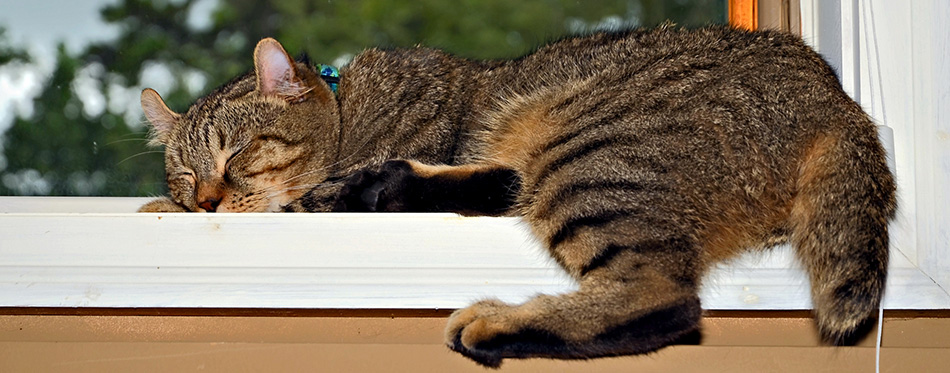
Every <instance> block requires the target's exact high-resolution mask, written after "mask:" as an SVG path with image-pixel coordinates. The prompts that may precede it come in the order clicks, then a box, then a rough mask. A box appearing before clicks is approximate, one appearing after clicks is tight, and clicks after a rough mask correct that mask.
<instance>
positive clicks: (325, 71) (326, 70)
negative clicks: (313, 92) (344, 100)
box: [317, 64, 340, 94]
mask: <svg viewBox="0 0 950 373" xmlns="http://www.w3.org/2000/svg"><path fill="white" fill-rule="evenodd" d="M317 68H318V69H319V70H320V77H321V78H323V81H325V82H327V85H328V86H330V90H332V91H333V93H334V94H336V89H337V87H338V86H339V85H340V70H337V69H336V68H335V67H333V66H330V65H323V64H320V65H317Z"/></svg>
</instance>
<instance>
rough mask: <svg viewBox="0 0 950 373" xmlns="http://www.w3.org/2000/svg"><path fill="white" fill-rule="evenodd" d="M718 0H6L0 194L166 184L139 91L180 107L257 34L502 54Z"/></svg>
mask: <svg viewBox="0 0 950 373" xmlns="http://www.w3.org/2000/svg"><path fill="white" fill-rule="evenodd" d="M726 6H727V5H726V1H725V0H626V1H617V0H613V1H601V0H584V1H578V0H573V1H560V0H534V1H511V0H455V1H445V0H351V1H340V0H272V1H259V0H157V1H147V0H43V1H22V0H0V9H2V11H0V195H90V196H146V195H158V194H163V193H165V191H166V188H165V182H164V168H163V165H162V162H163V156H162V149H160V148H149V147H147V146H146V142H147V133H148V127H147V124H146V123H145V121H144V118H143V117H142V111H141V108H140V107H139V93H140V92H141V90H142V89H143V88H145V87H150V88H155V89H156V90H157V91H158V92H159V93H161V95H162V97H164V98H165V100H166V102H167V103H168V105H169V107H171V108H172V109H173V110H175V111H179V112H181V111H184V110H185V109H186V108H187V107H188V105H189V104H191V103H192V102H193V101H194V100H195V98H197V97H200V96H201V95H203V94H205V93H207V92H208V91H210V90H211V89H213V88H214V87H216V86H218V85H220V84H222V83H224V82H227V81H228V80H230V79H231V78H233V77H235V76H236V75H238V74H241V73H243V72H245V71H248V69H250V67H251V62H252V60H251V52H252V49H253V47H254V45H255V43H256V42H257V40H259V39H261V38H262V37H267V36H271V37H275V38H277V40H279V41H280V42H281V43H283V45H284V47H285V48H287V50H288V51H290V52H291V53H292V54H297V53H301V52H306V53H307V54H309V55H310V57H311V60H312V61H314V62H318V63H330V64H334V65H336V66H341V65H344V64H346V63H347V62H348V61H349V60H350V59H351V58H352V57H353V56H354V55H355V54H357V53H359V51H360V50H362V49H365V48H367V47H371V46H383V47H408V46H413V45H417V44H422V45H426V46H431V47H437V48H442V49H445V50H447V51H449V52H452V53H454V54H457V55H460V56H463V57H468V58H509V57H516V56H519V55H522V54H524V53H527V52H529V51H531V50H532V49H534V48H536V47H537V46H538V45H540V44H543V43H545V42H547V41H550V40H554V39H556V38H559V37H561V36H564V35H567V34H571V33H578V32H585V31H591V30H598V29H614V28H621V27H633V26H654V25H657V24H659V23H663V22H665V21H668V20H669V21H672V22H674V23H676V24H678V25H681V26H686V27H696V26H702V25H707V24H713V23H725V22H726Z"/></svg>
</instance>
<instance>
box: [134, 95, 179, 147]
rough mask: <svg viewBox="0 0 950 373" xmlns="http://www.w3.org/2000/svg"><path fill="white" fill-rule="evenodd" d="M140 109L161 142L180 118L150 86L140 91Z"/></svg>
mask: <svg viewBox="0 0 950 373" xmlns="http://www.w3.org/2000/svg"><path fill="white" fill-rule="evenodd" d="M142 111H144V112H145V118H147V119H148V121H149V123H151V124H152V128H153V129H154V130H155V139H156V140H158V141H159V142H162V143H164V142H165V141H164V140H165V138H166V137H168V134H169V133H170V132H171V130H172V129H173V128H175V126H176V125H177V124H178V120H179V119H181V115H178V113H176V112H174V111H172V110H171V109H169V108H168V106H166V105H165V101H163V100H162V96H160V95H159V94H158V92H155V90H154V89H151V88H146V89H145V90H143V91H142Z"/></svg>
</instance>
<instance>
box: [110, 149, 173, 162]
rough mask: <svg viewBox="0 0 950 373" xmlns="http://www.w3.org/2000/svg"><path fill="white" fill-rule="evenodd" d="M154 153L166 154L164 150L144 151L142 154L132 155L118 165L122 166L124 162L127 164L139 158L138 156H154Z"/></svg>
mask: <svg viewBox="0 0 950 373" xmlns="http://www.w3.org/2000/svg"><path fill="white" fill-rule="evenodd" d="M153 153H159V154H165V151H164V150H148V151H144V152H141V153H136V154H132V155H130V156H128V157H126V158H125V159H123V160H121V161H119V162H117V163H116V165H120V164H122V163H123V162H125V161H127V160H130V159H132V158H135V157H138V156H140V155H146V154H153Z"/></svg>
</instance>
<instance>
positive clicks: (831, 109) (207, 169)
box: [142, 27, 895, 366]
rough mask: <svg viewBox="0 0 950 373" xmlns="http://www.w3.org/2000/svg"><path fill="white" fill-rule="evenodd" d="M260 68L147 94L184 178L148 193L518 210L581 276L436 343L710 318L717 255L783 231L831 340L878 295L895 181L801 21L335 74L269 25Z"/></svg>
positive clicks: (562, 346) (394, 58) (387, 60)
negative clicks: (182, 101) (213, 84)
mask: <svg viewBox="0 0 950 373" xmlns="http://www.w3.org/2000/svg"><path fill="white" fill-rule="evenodd" d="M254 65H255V69H254V71H252V72H250V73H248V74H247V75H244V76H241V77H238V78H237V79H235V80H234V81H232V82H230V83H228V84H225V85H224V86H223V87H221V88H218V89H217V90H215V91H214V92H212V93H210V94H209V95H208V96H206V97H204V98H202V99H200V100H198V102H196V103H195V104H194V105H192V106H191V107H190V108H189V109H188V111H187V112H185V113H184V114H177V113H175V112H173V111H171V110H169V109H168V108H167V107H166V106H165V104H164V103H163V102H162V99H161V97H159V95H158V94H157V93H156V92H155V91H152V90H145V91H144V92H143V94H142V106H143V108H144V110H145V114H146V116H147V117H148V120H149V121H150V122H151V123H152V125H153V128H154V138H155V140H156V141H157V142H158V143H161V144H163V145H165V161H166V171H167V178H168V184H169V189H170V192H171V198H163V199H159V200H157V201H154V202H151V203H149V204H147V205H146V206H143V207H142V211H198V212H201V211H207V212H224V211H228V212H242V211H454V212H458V213H462V214H466V215H515V216H521V217H522V218H523V219H524V220H525V221H526V222H527V223H528V224H530V226H531V228H532V230H533V234H534V235H535V236H536V237H537V238H538V239H539V241H540V242H542V243H543V244H544V245H546V247H547V249H548V251H549V253H550V255H551V256H552V257H553V258H554V259H555V260H556V261H557V262H558V263H559V264H560V265H561V266H562V267H563V268H564V269H565V270H566V271H567V272H568V273H569V274H570V275H571V276H573V277H574V278H576V279H577V281H578V283H579V284H580V288H579V290H577V291H576V292H573V293H569V294H564V295H559V296H550V295H541V296H538V297H536V298H533V299H531V300H529V301H528V302H526V303H524V304H506V303H503V302H500V301H497V300H485V301H481V302H478V303H475V304H474V305H472V306H470V307H468V308H465V309H461V310H458V311H457V312H455V313H454V314H453V315H452V316H451V317H450V319H449V321H448V327H447V329H446V334H445V342H446V344H447V345H448V346H449V348H451V349H453V350H455V351H458V352H460V353H462V354H464V355H465V356H468V357H470V358H472V359H474V360H475V361H477V362H479V363H481V364H484V365H486V366H499V365H500V364H501V361H502V359H504V358H525V357H550V358H563V359H575V358H580V359H583V358H591V357H599V356H614V355H624V354H637V353H645V352H649V351H653V350H656V349H658V348H660V347H663V346H664V345H667V344H670V343H672V342H674V341H676V340H677V339H678V338H681V337H682V336H684V335H686V334H688V333H691V332H694V331H695V330H696V329H697V327H698V324H699V321H700V317H701V315H702V310H701V308H700V301H699V297H698V295H697V291H698V289H699V285H700V280H701V278H702V275H703V273H704V272H705V271H706V270H707V269H708V268H709V267H710V266H711V265H712V264H714V263H715V262H717V261H720V260H723V259H726V258H729V257H732V256H734V255H735V254H737V253H739V252H741V251H743V250H747V249H749V248H765V247H769V246H772V245H775V244H777V243H781V242H786V241H787V242H791V243H792V245H793V246H794V247H795V249H796V252H797V254H798V257H799V258H800V260H801V262H802V263H803V265H804V268H805V270H806V271H807V272H808V274H809V277H810V280H811V284H812V286H811V288H812V297H813V301H814V302H813V303H814V305H815V311H814V312H815V319H816V320H817V324H818V330H819V332H820V333H821V335H822V336H823V337H824V338H825V339H826V340H828V341H829V342H832V343H846V342H849V341H852V340H853V338H855V337H857V336H860V330H861V328H860V327H861V326H862V325H864V324H866V323H867V322H868V320H869V319H870V318H872V315H873V314H874V313H875V310H876V309H877V307H878V305H879V303H880V301H881V296H882V292H883V290H884V283H885V278H886V269H887V262H888V244H887V242H888V238H887V222H888V220H889V219H890V218H891V217H892V215H893V214H894V209H895V197H894V192H895V185H894V181H893V178H892V176H891V174H890V172H889V171H888V169H887V166H886V164H885V154H884V150H883V148H882V146H881V144H880V143H879V141H878V139H877V135H876V127H875V125H874V124H873V123H872V121H871V120H870V119H869V117H868V116H867V115H866V114H865V113H864V112H863V111H862V110H861V108H860V107H859V106H858V105H857V104H856V103H855V102H854V101H852V100H851V99H850V98H848V96H847V95H846V94H845V93H844V92H843V91H842V89H841V87H840V85H839V83H838V80H837V79H836V77H835V75H834V72H833V71H832V69H831V68H830V67H829V66H828V65H827V64H826V63H825V62H824V61H823V60H822V59H821V57H819V55H818V54H816V53H815V52H814V51H812V50H811V49H809V48H808V47H807V46H805V45H804V44H803V43H802V41H801V40H800V39H799V38H797V37H794V36H791V35H787V34H783V33H778V32H771V31H765V32H747V31H740V30H734V29H730V28H727V27H712V28H705V29H699V30H681V29H674V28H671V27H663V28H658V29H652V30H628V31H622V32H602V33H595V34H591V35H585V36H577V37H570V38H566V39H563V40H560V41H557V42H555V43H552V44H550V45H547V46H544V47H542V48H539V49H538V50H537V51H535V52H534V53H531V54H529V55H526V56H524V57H521V58H518V59H514V60H499V61H472V60H466V59H462V58H457V57H454V56H451V55H448V54H446V53H443V52H441V51H438V50H432V49H426V48H413V49H393V50H382V49H371V50H367V51H365V52H363V53H362V54H360V55H358V56H357V57H355V58H354V59H353V61H352V62H351V63H350V64H349V65H348V66H346V67H344V68H343V69H342V71H341V72H340V78H339V81H338V82H337V81H336V80H335V79H336V78H335V77H328V76H322V75H321V72H320V69H317V68H315V67H314V66H311V65H310V64H309V63H308V62H307V61H305V60H304V61H294V60H292V59H291V58H290V57H289V56H288V55H287V53H286V52H285V51H284V49H283V47H281V45H280V44H278V43H277V42H276V41H274V40H273V39H264V40H262V41H261V42H260V43H259V44H258V45H257V48H256V50H255V52H254ZM337 83H338V92H335V91H334V89H332V88H331V84H332V85H333V86H334V87H336V84H337Z"/></svg>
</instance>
